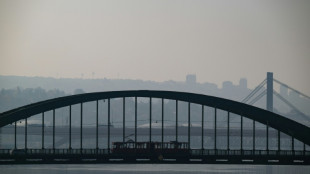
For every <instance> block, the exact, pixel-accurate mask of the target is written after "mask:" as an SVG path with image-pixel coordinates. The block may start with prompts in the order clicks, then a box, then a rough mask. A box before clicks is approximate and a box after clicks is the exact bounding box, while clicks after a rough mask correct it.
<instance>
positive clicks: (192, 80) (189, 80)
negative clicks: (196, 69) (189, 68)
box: [186, 74, 196, 85]
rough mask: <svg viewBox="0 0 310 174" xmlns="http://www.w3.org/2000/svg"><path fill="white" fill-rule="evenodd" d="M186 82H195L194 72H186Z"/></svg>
mask: <svg viewBox="0 0 310 174" xmlns="http://www.w3.org/2000/svg"><path fill="white" fill-rule="evenodd" d="M186 83H187V84H190V85H192V84H196V74H188V75H187V76H186Z"/></svg>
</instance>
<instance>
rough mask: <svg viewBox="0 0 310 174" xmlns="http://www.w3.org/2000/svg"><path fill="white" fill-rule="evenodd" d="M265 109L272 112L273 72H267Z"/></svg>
mask: <svg viewBox="0 0 310 174" xmlns="http://www.w3.org/2000/svg"><path fill="white" fill-rule="evenodd" d="M267 110H268V111H271V112H273V73H272V72H267Z"/></svg>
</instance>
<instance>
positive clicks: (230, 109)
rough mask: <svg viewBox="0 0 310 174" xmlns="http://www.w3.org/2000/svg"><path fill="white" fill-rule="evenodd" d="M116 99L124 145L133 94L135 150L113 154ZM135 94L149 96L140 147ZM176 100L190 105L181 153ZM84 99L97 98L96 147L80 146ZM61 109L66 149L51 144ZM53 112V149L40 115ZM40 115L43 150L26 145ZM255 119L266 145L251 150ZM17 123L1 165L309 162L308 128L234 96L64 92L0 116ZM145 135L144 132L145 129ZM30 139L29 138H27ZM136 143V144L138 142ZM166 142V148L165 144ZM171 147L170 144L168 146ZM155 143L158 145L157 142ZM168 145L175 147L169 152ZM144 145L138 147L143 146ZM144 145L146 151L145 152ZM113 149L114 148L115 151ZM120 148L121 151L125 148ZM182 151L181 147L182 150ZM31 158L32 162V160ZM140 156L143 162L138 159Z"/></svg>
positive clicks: (1, 151) (6, 122) (1, 121)
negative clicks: (236, 141) (168, 123)
mask: <svg viewBox="0 0 310 174" xmlns="http://www.w3.org/2000/svg"><path fill="white" fill-rule="evenodd" d="M115 98H120V99H123V108H122V109H123V115H122V116H123V126H122V135H123V141H122V142H119V143H123V146H124V145H125V144H126V142H125V139H126V134H125V131H126V127H125V123H126V121H125V119H126V113H125V107H126V105H125V99H126V98H134V101H135V104H134V113H135V114H134V118H135V119H134V120H135V121H134V140H133V142H132V144H133V147H132V148H133V149H130V147H126V148H127V150H130V152H133V153H127V152H126V151H122V153H115V149H113V148H115V147H114V146H113V147H111V144H113V143H112V142H111V125H110V122H111V118H112V116H111V104H110V100H111V99H115ZM138 98H148V99H149V133H148V136H149V141H148V142H145V147H142V146H143V145H142V146H141V143H142V142H138V141H137V129H138V127H137V115H138V114H137V110H138V109H137V99H138ZM154 98H156V99H160V100H161V111H162V112H161V118H162V119H161V124H160V126H161V141H159V142H155V143H158V144H159V145H158V149H157V150H156V152H155V151H154V147H153V150H152V149H151V146H152V145H151V144H152V142H153V140H152V130H153V131H154V128H152V99H154ZM100 100H107V103H108V108H107V110H106V112H107V117H108V118H107V119H108V125H107V144H108V147H107V148H105V149H102V148H99V145H98V142H99V139H100V136H99V133H98V129H99V128H98V127H99V123H98V119H99V117H100V116H99V112H98V110H99V107H98V101H100ZM164 100H174V101H175V117H176V120H175V124H176V126H175V141H173V142H170V146H171V147H170V146H169V143H167V142H164V132H165V131H166V129H165V128H164V122H165V118H164V117H165V115H164V105H165V102H164ZM179 101H181V102H186V103H188V105H187V107H188V108H187V111H188V113H187V118H188V121H187V132H188V135H187V142H186V151H183V152H184V153H178V151H177V150H178V149H174V148H175V147H176V146H173V145H175V144H176V143H178V135H179V134H178V133H179V132H178V115H179V113H178V107H179V104H178V103H179ZM86 102H96V128H95V129H96V133H95V137H96V142H95V143H96V148H94V149H85V148H83V129H85V128H83V126H84V125H83V103H86ZM76 104H80V117H81V121H80V148H77V149H74V148H72V143H71V140H72V137H73V136H72V123H71V122H72V112H71V111H72V108H71V106H72V105H76ZM191 104H198V105H201V119H202V121H201V149H191V133H190V132H191V129H192V128H191ZM205 106H207V107H211V108H214V115H213V116H214V131H213V134H214V139H215V140H214V147H213V148H212V149H205V148H204V145H203V143H204V140H203V139H204V129H205V125H204V117H205V114H204V107H205ZM63 107H68V108H69V127H68V129H69V133H68V136H69V147H68V148H67V149H57V148H55V117H56V114H55V110H56V109H59V108H63ZM217 110H223V111H226V112H227V117H228V118H227V149H219V148H218V146H217V140H216V138H217V133H218V132H217V128H216V125H217ZM48 111H52V113H53V126H52V137H53V138H52V141H53V145H52V148H47V147H45V146H44V138H45V123H44V113H45V112H48ZM231 113H233V114H237V115H240V117H241V125H240V133H241V134H240V136H241V138H240V140H241V147H240V149H239V150H231V149H230V148H229V140H230V139H229V136H231V135H230V134H229V133H230V130H229V129H230V121H229V120H230V119H229V118H230V114H231ZM38 114H42V124H41V127H42V129H41V132H40V133H41V135H42V148H41V149H29V148H27V144H28V143H29V142H28V140H27V136H28V135H27V119H28V118H29V117H32V116H34V115H38ZM243 117H244V118H248V119H250V120H252V121H253V130H252V131H253V148H252V149H250V150H245V149H244V148H243V136H244V135H243V124H242V123H243V122H242V118H243ZM20 120H25V126H24V128H25V138H24V140H25V147H24V148H23V149H17V147H16V142H17V135H16V134H17V133H16V126H17V122H18V121H20ZM255 122H258V123H261V124H264V125H265V126H266V143H267V144H266V149H265V150H257V149H256V148H255V135H256V133H255ZM14 123H15V130H14V142H15V148H14V149H0V159H1V160H2V161H1V162H0V163H57V162H59V160H60V162H59V163H87V162H96V163H98V162H106V163H108V162H135V163H136V162H162V163H163V162H169V163H171V162H175V163H177V162H182V163H189V162H192V163H250V164H260V163H263V164H270V163H274V162H275V163H277V164H310V151H307V150H306V148H305V146H306V145H308V146H309V145H310V136H309V135H310V128H309V127H307V126H305V125H302V124H300V123H297V122H295V121H293V120H290V119H288V118H285V117H283V116H281V115H278V114H275V113H273V112H269V111H266V110H263V109H260V108H257V107H253V106H250V105H247V104H244V103H239V102H236V101H232V100H227V99H223V98H218V97H213V96H207V95H202V94H194V93H185V92H176V91H155V90H132V91H111V92H97V93H86V94H79V95H72V96H65V97H60V98H55V99H50V100H45V101H41V102H37V103H33V104H30V105H26V106H22V107H19V108H16V109H13V110H10V111H7V112H3V113H1V114H0V128H1V127H4V126H7V125H10V124H13V125H14ZM269 127H270V128H274V129H276V130H277V132H278V134H277V139H278V149H277V150H269V149H268V147H269V146H268V139H269V138H268V136H269V133H268V128H269ZM280 132H282V133H284V134H287V135H288V136H290V137H291V138H292V141H291V142H292V149H291V150H282V149H281V147H280V140H281V138H280ZM146 134H147V133H146ZM294 139H296V140H299V141H300V142H302V143H303V144H304V146H303V150H295V149H294ZM30 143H31V142H30ZM138 143H140V145H139V144H138ZM168 146H169V147H168ZM172 146H173V147H172ZM156 147H157V146H156ZM169 148H172V149H174V150H171V149H170V150H169ZM141 149H142V150H141ZM143 149H144V150H143ZM113 150H114V151H113ZM123 150H124V149H123ZM183 150H184V149H183ZM33 159H35V160H33ZM140 159H144V160H142V161H141V160H140Z"/></svg>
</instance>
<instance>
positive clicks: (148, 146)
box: [112, 141, 190, 158]
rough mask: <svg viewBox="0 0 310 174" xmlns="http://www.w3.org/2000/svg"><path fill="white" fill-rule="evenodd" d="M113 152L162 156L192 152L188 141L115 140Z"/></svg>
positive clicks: (129, 154) (182, 154) (184, 154)
mask: <svg viewBox="0 0 310 174" xmlns="http://www.w3.org/2000/svg"><path fill="white" fill-rule="evenodd" d="M112 145H113V146H112V147H113V148H112V154H122V155H128V156H131V155H139V154H148V155H151V156H156V157H158V158H162V156H163V155H165V156H170V155H171V156H172V155H177V156H187V155H189V154H190V150H189V148H188V143H187V142H177V141H170V142H149V141H148V142H134V141H127V142H113V144H112Z"/></svg>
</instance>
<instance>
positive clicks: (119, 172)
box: [0, 164, 310, 174]
mask: <svg viewBox="0 0 310 174" xmlns="http://www.w3.org/2000/svg"><path fill="white" fill-rule="evenodd" d="M86 172H87V173H88V174H90V173H95V174H96V173H105V174H106V173H107V174H123V173H129V174H131V173H151V174H159V173H160V174H176V173H208V174H213V173H229V174H240V173H253V174H263V173H266V174H271V173H272V174H274V173H275V174H291V173H294V174H297V173H298V174H309V173H310V166H283V165H281V166H280V165H222V164H218V165H213V164H85V165H75V164H72V165H59V164H55V165H54V164H51V165H0V173H5V174H13V173H14V174H15V173H31V174H39V173H40V174H41V173H44V174H71V173H72V174H73V173H77V174H80V173H86Z"/></svg>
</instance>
